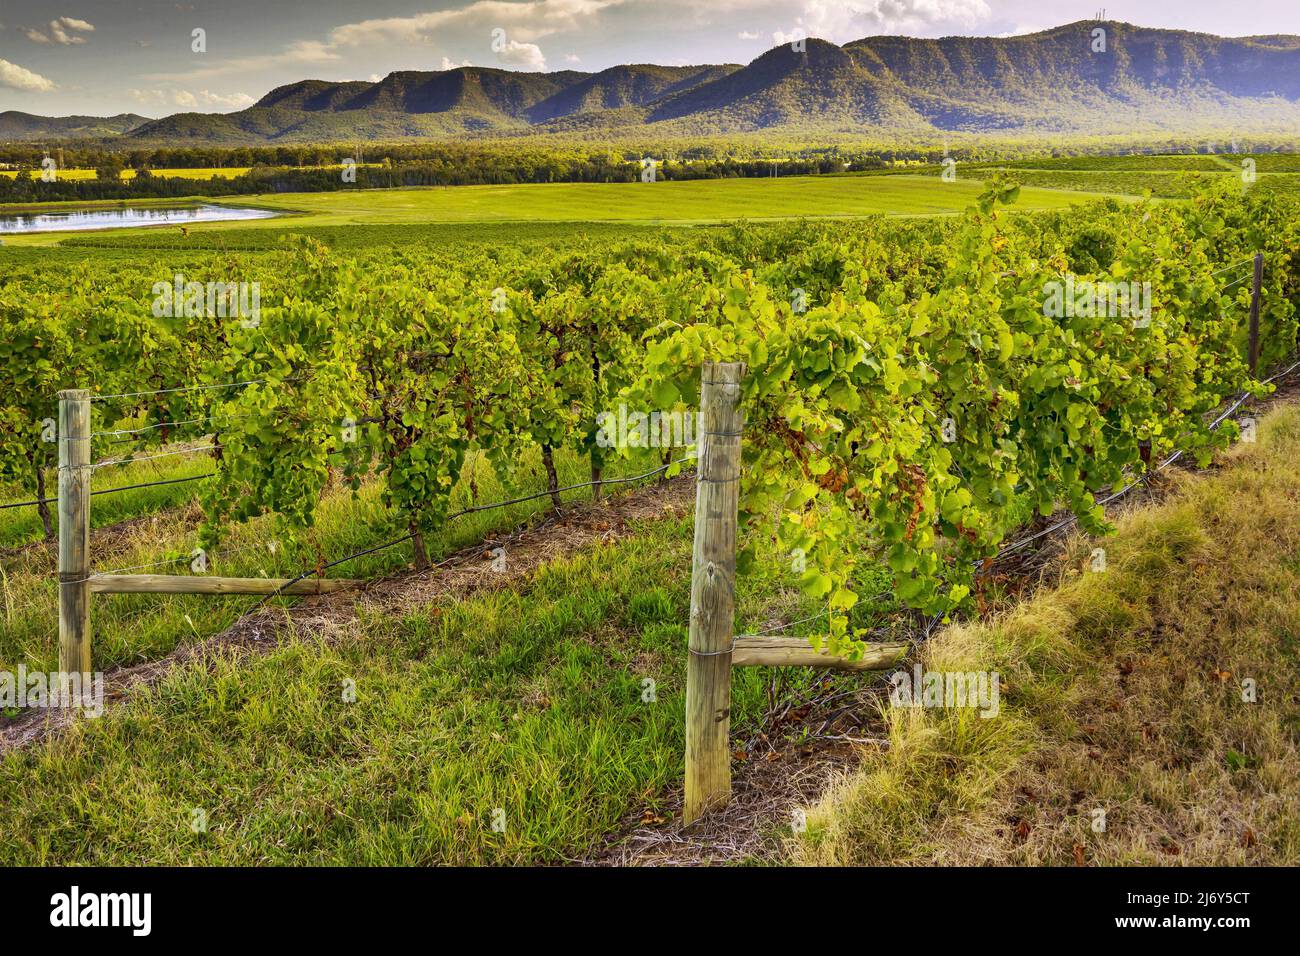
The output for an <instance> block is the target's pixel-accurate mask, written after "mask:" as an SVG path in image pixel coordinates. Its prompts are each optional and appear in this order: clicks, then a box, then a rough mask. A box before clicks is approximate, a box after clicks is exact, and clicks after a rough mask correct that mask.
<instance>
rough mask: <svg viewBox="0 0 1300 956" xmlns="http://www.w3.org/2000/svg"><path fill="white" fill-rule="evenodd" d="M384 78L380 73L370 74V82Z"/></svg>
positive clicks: (376, 81)
mask: <svg viewBox="0 0 1300 956" xmlns="http://www.w3.org/2000/svg"><path fill="white" fill-rule="evenodd" d="M443 59H444V60H445V59H446V57H443ZM382 79H383V77H382V76H380V75H379V74H378V73H371V74H370V82H371V83H378V82H379V81H380V80H382Z"/></svg>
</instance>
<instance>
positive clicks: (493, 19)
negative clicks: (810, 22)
mask: <svg viewBox="0 0 1300 956" xmlns="http://www.w3.org/2000/svg"><path fill="white" fill-rule="evenodd" d="M627 2H631V0H522V2H508V0H473V2H471V3H468V4H467V5H465V6H463V7H460V8H459V9H454V10H438V11H433V12H429V13H419V14H415V15H413V16H409V17H386V18H383V19H375V20H361V21H358V22H356V23H346V24H343V25H342V26H338V27H335V28H334V29H332V30H330V32H329V33H328V34H327V35H326V38H325V39H324V40H299V41H298V42H296V43H292V44H290V45H289V46H287V47H286V48H285V49H284V51H283V52H281V53H273V54H263V55H257V56H245V57H235V58H232V59H228V60H223V61H218V62H215V63H213V64H211V65H205V66H202V67H199V68H198V69H195V70H191V71H189V72H188V73H156V74H153V75H151V76H149V77H147V78H148V79H151V80H158V81H166V82H173V83H184V82H193V81H194V80H199V79H205V78H208V77H213V76H224V75H228V74H231V73H245V72H254V71H258V70H263V69H271V68H275V67H279V66H283V65H284V64H285V62H286V61H287V62H296V63H302V64H319V63H329V62H332V61H337V60H341V59H344V57H345V55H347V56H349V57H355V55H356V53H357V52H358V51H373V52H374V53H376V54H387V55H390V56H391V53H392V51H393V49H394V48H395V47H401V46H427V45H445V44H447V42H448V40H449V39H452V40H455V41H458V42H457V43H456V47H457V49H456V52H458V53H464V52H466V51H468V52H470V53H473V52H474V51H475V49H476V48H478V47H479V46H480V45H481V48H482V50H483V52H484V53H485V54H486V53H487V52H489V51H490V50H491V44H492V31H493V30H494V29H496V28H501V29H503V30H505V31H506V35H507V37H508V38H509V42H508V44H507V49H506V50H503V51H501V53H500V58H501V60H502V61H503V62H505V63H508V64H510V65H512V66H522V67H526V68H528V69H543V68H544V66H543V64H544V63H545V57H544V56H543V55H542V51H541V49H540V48H539V47H537V45H536V41H537V40H539V39H541V38H543V37H547V36H551V35H553V34H556V33H561V32H564V31H568V30H576V29H578V28H580V27H582V26H583V25H584V24H585V23H586V22H588V21H590V19H591V18H593V17H595V16H597V15H598V14H600V13H601V12H602V11H604V10H608V9H610V8H611V7H617V6H620V5H622V4H624V3H627ZM466 39H468V42H465V41H466ZM449 62H450V61H449Z"/></svg>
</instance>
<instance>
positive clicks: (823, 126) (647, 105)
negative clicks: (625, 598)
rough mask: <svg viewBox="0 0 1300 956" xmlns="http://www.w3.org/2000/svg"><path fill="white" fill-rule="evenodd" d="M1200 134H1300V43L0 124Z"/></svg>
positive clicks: (1019, 53)
mask: <svg viewBox="0 0 1300 956" xmlns="http://www.w3.org/2000/svg"><path fill="white" fill-rule="evenodd" d="M1098 30H1101V31H1104V49H1100V48H1099V46H1101V44H1099V42H1098V38H1099V36H1101V35H1099V34H1098V33H1097V31H1098ZM796 46H801V48H796ZM1201 129H1204V130H1210V129H1217V130H1224V129H1229V130H1233V131H1240V132H1247V131H1250V132H1255V131H1272V132H1288V131H1295V130H1297V129H1300V37H1296V36H1253V37H1238V38H1228V37H1218V36H1212V35H1209V34H1203V33H1189V32H1186V31H1180V30H1164V29H1152V28H1145V27H1138V26H1134V25H1132V24H1127V23H1117V22H1099V21H1092V20H1085V21H1079V22H1077V23H1071V24H1066V25H1064V26H1060V27H1056V28H1054V29H1051V30H1045V31H1042V32H1039V33H1032V34H1026V35H1023V36H1010V37H945V38H942V39H932V40H931V39H915V38H909V37H899V36H874V37H866V38H864V39H861V40H855V41H853V42H851V43H846V44H844V45H842V46H838V45H836V44H833V43H829V42H826V41H824V40H818V39H812V38H810V39H808V40H806V41H804V42H803V44H801V45H791V44H783V45H781V46H778V47H774V48H773V49H771V50H768V51H767V52H766V53H764V54H762V55H761V56H759V57H758V58H757V59H755V60H754V61H753V62H751V63H749V64H747V65H744V66H742V65H739V64H722V65H703V66H654V65H645V64H629V65H622V66H615V67H611V68H609V69H606V70H602V71H600V72H598V73H584V72H578V71H573V70H565V71H560V72H554V73H523V72H514V71H508V70H501V69H495V68H491V67H477V66H465V67H459V68H456V69H451V70H442V71H433V72H420V71H400V72H395V73H390V74H389V75H388V76H386V77H384V78H383V79H382V80H379V81H378V82H373V83H371V82H355V81H354V82H326V81H322V80H302V81H300V82H297V83H291V84H289V85H287V86H282V87H279V88H278V89H274V90H272V91H271V92H269V93H267V94H266V95H265V96H263V97H262V98H261V99H260V100H258V101H257V103H255V104H254V105H253V106H251V107H248V108H247V109H243V110H240V111H238V112H234V113H226V114H205V113H177V114H175V115H172V116H166V117H163V118H161V119H156V120H144V119H143V118H141V117H135V116H130V115H125V116H117V117H111V118H108V119H103V120H97V119H94V118H92V117H66V118H61V119H43V118H41V117H34V116H31V115H29V114H22V113H13V112H9V113H0V139H40V138H55V137H72V136H122V137H125V138H128V139H130V140H133V141H142V143H143V142H157V143H166V144H178V143H196V142H202V143H210V144H220V145H253V144H265V143H302V142H330V141H348V140H354V139H359V140H398V139H426V138H435V139H445V138H451V137H457V138H461V137H465V136H467V135H471V136H473V135H491V136H500V135H521V134H530V133H532V134H536V133H553V134H563V135H566V136H578V137H591V138H596V137H610V136H616V135H620V134H622V135H635V136H639V137H647V136H662V137H675V136H702V135H731V134H741V133H750V132H756V131H777V132H789V133H791V134H805V135H806V134H808V133H813V132H823V133H837V134H838V133H850V134H862V135H870V134H890V135H899V134H917V135H926V134H929V135H933V134H935V133H941V132H946V131H952V132H974V133H996V134H999V135H1011V134H1017V133H1025V134H1033V133H1083V134H1097V133H1128V132H1143V133H1145V132H1159V131H1163V132H1194V131H1196V130H1201Z"/></svg>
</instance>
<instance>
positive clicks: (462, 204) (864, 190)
mask: <svg viewBox="0 0 1300 956" xmlns="http://www.w3.org/2000/svg"><path fill="white" fill-rule="evenodd" d="M982 189H983V185H982V184H981V183H980V182H979V181H977V180H974V179H967V180H958V181H957V182H953V183H945V182H943V181H942V180H941V179H940V178H939V177H938V176H858V175H852V174H848V175H842V176H841V175H836V176H797V177H788V178H785V179H781V178H776V179H700V180H687V181H678V182H658V183H652V184H647V183H546V184H536V185H534V184H530V185H511V186H451V187H417V188H411V189H367V190H357V191H355V192H351V191H341V192H328V193H294V194H292V195H286V196H283V197H279V196H276V197H267V196H257V197H240V196H235V197H228V198H223V199H218V200H212V202H214V203H215V204H218V205H229V206H250V205H251V206H258V207H264V208H271V209H278V210H283V211H285V212H287V213H290V214H292V216H291V218H290V217H285V218H278V219H265V220H257V221H254V222H231V223H206V224H200V225H194V226H191V227H189V229H190V231H191V232H192V233H201V232H207V231H212V230H231V229H241V230H243V229H271V230H275V231H280V232H283V231H293V230H298V229H303V228H314V227H330V226H360V225H411V224H420V223H516V222H601V223H615V222H624V223H648V224H682V225H689V224H696V223H711V222H721V221H725V220H733V219H747V220H775V219H826V218H844V217H861V216H872V215H885V216H933V215H950V214H953V213H957V212H960V211H961V210H962V209H964V208H966V207H967V206H968V205H970V204H971V203H972V202H973V201H974V199H975V197H976V196H978V195H979V193H980V191H981V190H982ZM1100 195H1101V194H1100V193H1098V194H1094V195H1090V194H1088V193H1081V192H1079V191H1066V190H1056V189H1042V188H1026V189H1025V190H1024V191H1023V192H1022V193H1021V197H1020V202H1019V204H1018V208H1020V209H1026V210H1032V209H1062V208H1065V207H1067V206H1070V205H1073V204H1076V203H1080V202H1085V201H1087V200H1089V199H1093V198H1099V197H1100ZM87 205H90V204H87ZM3 211H4V208H3V207H0V212H3ZM134 231H135V230H126V232H134ZM110 232H111V231H110ZM122 232H124V230H117V231H116V233H118V234H120V233H122ZM82 235H83V236H84V235H85V234H84V233H83V234H82ZM67 238H69V236H68V234H67V233H38V234H35V235H30V236H10V237H6V238H5V244H6V245H13V246H23V245H53V244H57V243H59V242H60V241H61V240H64V239H67Z"/></svg>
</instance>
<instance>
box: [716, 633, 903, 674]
mask: <svg viewBox="0 0 1300 956" xmlns="http://www.w3.org/2000/svg"><path fill="white" fill-rule="evenodd" d="M907 648H908V645H906V644H870V645H868V646H867V649H866V650H865V651H863V653H862V657H860V658H859V659H858V660H856V661H851V660H849V659H848V658H846V657H835V656H833V655H831V654H828V653H827V652H826V650H825V648H823V649H822V650H820V651H815V650H813V647H812V645H811V644H809V643H808V639H807V638H806V637H759V636H757V635H751V636H748V637H738V638H736V648H735V650H734V651H733V652H732V655H731V666H732V667H825V668H835V669H836V670H844V671H879V670H884V669H886V668H888V667H892V666H893V665H894V664H897V663H898V662H899V661H900V660H902V658H903V655H904V654H906V653H907Z"/></svg>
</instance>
